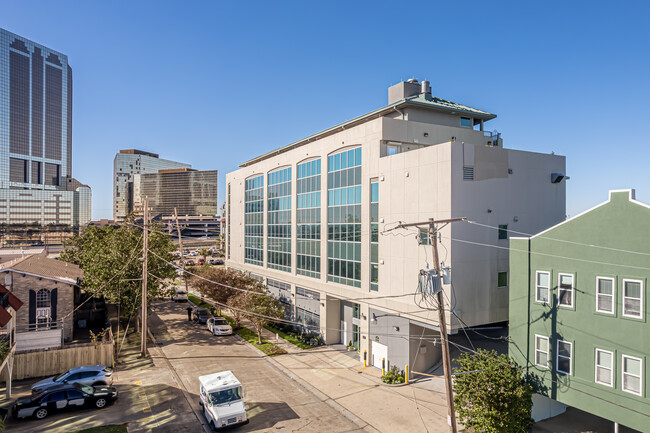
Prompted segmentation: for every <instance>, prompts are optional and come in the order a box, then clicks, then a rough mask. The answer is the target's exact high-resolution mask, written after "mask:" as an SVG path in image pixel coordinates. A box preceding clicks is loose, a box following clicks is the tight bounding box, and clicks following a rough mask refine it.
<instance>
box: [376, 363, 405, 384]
mask: <svg viewBox="0 0 650 433" xmlns="http://www.w3.org/2000/svg"><path fill="white" fill-rule="evenodd" d="M381 380H382V381H383V382H384V383H391V384H393V383H404V372H403V371H400V369H399V368H397V366H396V365H393V366H392V367H391V368H390V370H388V371H387V372H386V374H384V375H383V376H382V377H381Z"/></svg>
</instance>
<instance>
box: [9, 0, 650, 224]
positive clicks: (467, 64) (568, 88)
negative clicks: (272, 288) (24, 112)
mask: <svg viewBox="0 0 650 433" xmlns="http://www.w3.org/2000/svg"><path fill="white" fill-rule="evenodd" d="M0 7H1V8H2V14H1V15H0V27H3V28H5V29H7V30H9V31H12V32H14V33H17V34H19V35H21V36H24V37H27V38H29V39H32V40H34V41H36V42H38V43H41V44H43V45H46V46H48V47H51V48H53V49H56V50H58V51H61V52H63V53H65V54H67V55H68V58H69V61H70V65H71V66H72V68H73V72H74V117H73V119H74V124H73V131H74V132H73V146H74V154H73V157H74V159H73V174H74V176H75V177H76V178H78V179H79V180H81V181H82V182H85V183H88V184H89V185H90V186H91V187H92V188H93V218H94V219H97V218H111V217H112V207H111V202H112V170H113V158H114V155H115V153H116V152H117V151H118V150H119V149H123V148H138V149H142V150H147V151H152V152H156V153H159V154H160V155H161V157H163V158H167V159H172V160H178V161H182V162H188V163H191V164H192V165H193V167H194V168H197V169H203V170H208V169H217V170H219V171H220V175H219V182H220V186H219V202H222V201H223V200H224V198H225V194H224V182H225V174H226V173H227V172H229V171H232V170H234V169H236V168H237V166H238V164H239V163H241V162H243V161H245V160H247V159H250V158H251V157H254V156H256V155H259V154H262V153H265V152H267V151H269V150H271V149H273V148H276V147H279V146H283V145H285V144H288V143H290V142H293V141H295V140H297V139H300V138H302V137H305V136H307V135H310V134H312V133H314V132H317V131H320V130H322V129H326V128H328V127H330V126H332V125H334V124H337V123H339V122H342V121H345V120H348V119H350V118H353V117H356V116H358V115H360V114H363V113H366V112H369V111H371V110H374V109H376V108H379V107H381V106H383V105H385V104H386V102H387V88H388V87H389V86H390V85H392V84H395V83H397V82H399V81H400V80H406V79H408V78H411V77H416V78H419V79H427V80H429V81H431V87H432V91H433V94H434V95H436V96H439V97H442V98H446V99H450V100H452V101H456V102H460V103H463V104H467V105H470V106H474V107H477V108H480V109H484V110H487V111H490V112H492V113H496V114H497V115H498V116H499V117H498V118H497V119H495V120H493V121H490V122H489V123H488V124H487V125H486V128H488V129H490V130H493V129H497V130H499V131H500V132H501V133H502V137H503V139H504V145H505V147H507V148H514V149H520V150H530V151H535V152H543V153H550V152H551V151H554V152H555V153H557V154H562V155H566V157H567V174H568V175H569V176H570V177H571V179H570V180H569V181H568V183H567V213H568V214H569V215H576V214H577V213H579V212H581V211H583V210H585V209H587V208H589V207H591V206H594V205H596V204H598V203H600V202H602V201H604V200H606V199H607V191H608V190H610V189H620V188H636V190H637V199H639V200H642V201H644V202H646V203H648V202H650V176H649V175H648V169H649V164H648V161H650V158H649V156H650V150H649V148H650V146H648V141H649V140H648V139H647V137H646V135H645V134H646V132H645V129H644V126H645V125H648V123H649V122H648V120H647V119H646V117H645V115H644V114H643V113H644V112H646V111H647V110H646V106H645V103H646V101H648V100H650V80H649V79H648V71H649V70H650V56H648V49H649V48H648V47H649V45H650V30H649V26H648V25H647V17H648V13H649V12H650V10H649V9H650V7H649V6H647V5H645V4H644V3H641V2H638V3H634V2H624V3H622V2H612V3H609V2H607V3H605V2H593V1H592V2H578V1H572V2H566V1H564V2H536V3H532V2H521V1H517V2H471V1H464V2H431V3H425V2H420V3H410V4H408V6H407V3H402V4H400V3H399V2H397V3H396V2H377V1H373V2H350V1H348V2H335V1H328V2H305V1H302V2H261V1H260V2H245V1H238V2H224V1H194V2H190V1H186V2H180V1H178V2H171V1H167V2H165V1H155V2H154V1H138V2H133V1H110V2H99V1H84V2H78V1H61V0H57V1H56V2H52V1H2V2H0Z"/></svg>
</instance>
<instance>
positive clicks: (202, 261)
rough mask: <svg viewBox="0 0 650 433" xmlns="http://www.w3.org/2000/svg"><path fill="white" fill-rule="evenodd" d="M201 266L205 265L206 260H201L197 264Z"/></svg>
mask: <svg viewBox="0 0 650 433" xmlns="http://www.w3.org/2000/svg"><path fill="white" fill-rule="evenodd" d="M197 263H198V264H199V265H205V259H199V261H198V262H197Z"/></svg>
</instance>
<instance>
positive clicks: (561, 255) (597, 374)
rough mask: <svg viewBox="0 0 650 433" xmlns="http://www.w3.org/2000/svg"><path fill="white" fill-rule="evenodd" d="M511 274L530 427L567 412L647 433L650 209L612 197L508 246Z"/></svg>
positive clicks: (515, 351) (513, 350)
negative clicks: (532, 387)
mask: <svg viewBox="0 0 650 433" xmlns="http://www.w3.org/2000/svg"><path fill="white" fill-rule="evenodd" d="M510 272H511V276H510V337H511V344H510V356H512V357H513V358H514V359H515V360H516V361H517V363H518V364H519V365H521V366H525V369H526V371H528V372H529V373H534V374H536V375H537V376H536V377H537V378H538V380H539V382H538V384H539V391H538V392H539V394H541V395H536V396H534V398H533V402H534V406H533V418H535V419H536V420H539V419H543V418H547V417H549V416H554V415H556V414H558V413H561V412H562V411H563V410H564V406H563V405H568V406H573V407H576V408H578V409H581V410H583V411H586V412H590V413H593V414H595V415H598V416H600V417H603V418H605V419H608V420H611V421H612V422H616V423H619V424H621V425H624V426H627V427H631V428H634V429H637V430H640V431H644V432H649V431H650V386H649V385H648V379H649V375H650V368H649V367H648V362H649V361H650V323H648V302H647V298H648V290H647V287H648V280H649V279H650V206H648V205H646V204H644V203H641V202H639V201H636V200H635V198H634V190H621V191H610V194H609V200H607V201H606V202H605V203H602V204H600V205H599V206H596V207H594V208H592V209H590V210H588V211H586V212H584V213H582V214H580V215H578V216H576V217H573V218H571V219H569V220H567V221H565V222H563V223H560V224H558V225H556V226H554V227H551V228H550V229H548V230H545V231H543V232H541V233H538V234H536V235H534V236H532V237H530V238H511V241H510ZM543 396H545V397H543ZM558 403H561V404H558Z"/></svg>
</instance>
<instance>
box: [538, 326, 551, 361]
mask: <svg viewBox="0 0 650 433" xmlns="http://www.w3.org/2000/svg"><path fill="white" fill-rule="evenodd" d="M537 338H541V339H543V340H546V352H544V351H543V350H541V349H538V348H537ZM550 348H551V346H550V342H549V339H548V337H545V336H544V335H539V334H535V365H536V366H538V367H542V368H545V369H547V370H548V369H549V368H550V367H549V365H548V364H550V359H549V352H550ZM537 351H540V352H543V353H546V365H542V364H538V363H537Z"/></svg>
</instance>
